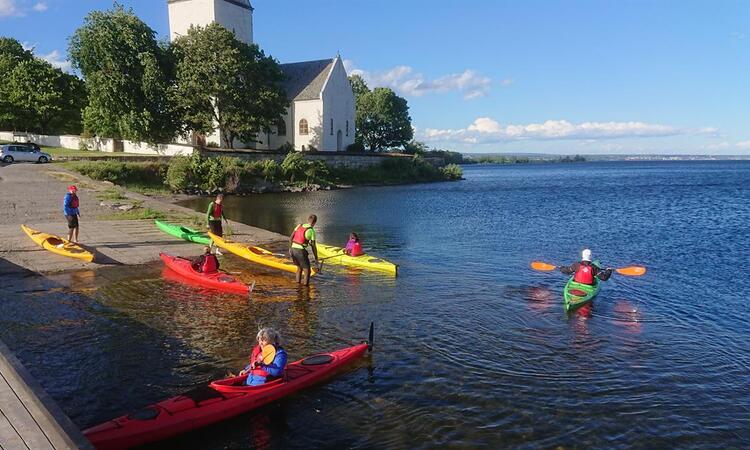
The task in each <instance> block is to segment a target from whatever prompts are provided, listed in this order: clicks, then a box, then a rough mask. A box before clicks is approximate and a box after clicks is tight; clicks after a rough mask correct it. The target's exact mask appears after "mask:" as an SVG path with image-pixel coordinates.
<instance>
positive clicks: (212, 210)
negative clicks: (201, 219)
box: [206, 194, 227, 237]
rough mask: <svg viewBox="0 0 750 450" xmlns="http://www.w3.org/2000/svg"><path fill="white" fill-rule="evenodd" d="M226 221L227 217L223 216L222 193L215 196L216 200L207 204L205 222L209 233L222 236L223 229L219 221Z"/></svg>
mask: <svg viewBox="0 0 750 450" xmlns="http://www.w3.org/2000/svg"><path fill="white" fill-rule="evenodd" d="M222 220H223V221H224V222H226V221H227V218H226V217H224V194H219V195H217V196H216V200H214V201H212V202H211V203H209V204H208V209H207V210H206V224H207V225H208V229H209V230H210V231H211V233H213V234H215V235H217V236H219V237H224V229H223V228H222V227H221V221H222Z"/></svg>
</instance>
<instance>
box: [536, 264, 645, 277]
mask: <svg viewBox="0 0 750 450" xmlns="http://www.w3.org/2000/svg"><path fill="white" fill-rule="evenodd" d="M557 267H558V266H555V265H553V264H548V263H546V262H542V261H532V262H531V268H532V269H534V270H539V271H541V272H550V271H552V270H555V269H557ZM615 272H617V273H619V274H620V275H626V276H629V277H639V276H641V275H644V274H645V273H646V268H645V267H643V266H628V267H620V268H617V269H615Z"/></svg>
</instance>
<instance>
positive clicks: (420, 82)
mask: <svg viewBox="0 0 750 450" xmlns="http://www.w3.org/2000/svg"><path fill="white" fill-rule="evenodd" d="M344 66H345V67H346V70H347V72H349V73H350V74H351V75H359V76H361V77H362V78H364V80H365V82H367V85H368V86H370V88H375V87H389V88H391V89H393V90H394V91H396V92H398V93H399V94H401V95H406V96H413V97H421V96H423V95H427V94H444V93H446V92H460V93H461V94H463V97H464V99H466V100H471V99H475V98H479V97H484V96H486V95H487V94H489V92H490V87H491V86H492V80H491V79H490V78H488V77H485V76H483V75H480V74H479V73H477V72H476V71H474V70H471V69H466V70H464V71H463V72H461V73H453V74H448V75H443V76H441V77H438V78H435V79H432V80H431V79H428V78H427V77H425V76H424V75H423V74H421V73H418V72H416V71H415V70H414V68H412V67H410V66H396V67H393V68H392V69H389V70H386V71H382V72H370V71H366V70H362V69H357V68H355V67H354V63H353V62H352V61H351V60H345V61H344Z"/></svg>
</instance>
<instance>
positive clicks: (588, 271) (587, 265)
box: [560, 249, 612, 286]
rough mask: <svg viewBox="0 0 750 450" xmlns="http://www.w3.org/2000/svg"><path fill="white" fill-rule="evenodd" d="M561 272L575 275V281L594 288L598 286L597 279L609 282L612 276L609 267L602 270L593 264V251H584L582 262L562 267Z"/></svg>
mask: <svg viewBox="0 0 750 450" xmlns="http://www.w3.org/2000/svg"><path fill="white" fill-rule="evenodd" d="M560 272H562V273H564V274H566V275H573V281H575V282H576V283H581V284H588V285H591V286H593V285H594V284H596V278H598V279H600V280H602V281H607V280H609V277H610V276H612V269H611V268H609V267H607V268H606V269H602V268H601V267H599V266H598V265H596V264H594V263H592V262H591V250H589V249H584V250H583V252H581V261H580V262H577V263H573V264H571V265H570V266H560Z"/></svg>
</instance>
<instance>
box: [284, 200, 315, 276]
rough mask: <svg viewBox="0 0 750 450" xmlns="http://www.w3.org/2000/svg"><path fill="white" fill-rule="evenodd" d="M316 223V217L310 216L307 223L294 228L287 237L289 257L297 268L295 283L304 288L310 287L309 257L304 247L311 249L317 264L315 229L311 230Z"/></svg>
mask: <svg viewBox="0 0 750 450" xmlns="http://www.w3.org/2000/svg"><path fill="white" fill-rule="evenodd" d="M317 222H318V216H316V215H315V214H310V217H308V218H307V223H303V224H300V225H297V226H296V227H294V231H293V232H292V235H291V236H290V237H289V244H290V248H289V256H291V257H292V261H294V265H295V266H297V283H302V284H304V285H305V286H309V285H310V255H309V254H308V252H307V248H306V247H308V246H309V247H310V248H312V252H313V256H315V261H316V262H318V261H319V259H318V247H317V245H316V244H315V229H314V228H313V227H314V226H315V224H316V223H317Z"/></svg>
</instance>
